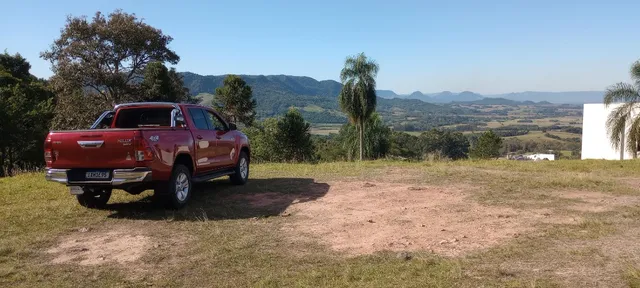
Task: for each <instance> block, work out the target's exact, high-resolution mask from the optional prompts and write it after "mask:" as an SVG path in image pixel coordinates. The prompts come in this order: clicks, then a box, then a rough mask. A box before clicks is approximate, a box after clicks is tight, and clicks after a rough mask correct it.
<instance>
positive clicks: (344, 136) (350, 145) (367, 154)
mask: <svg viewBox="0 0 640 288" xmlns="http://www.w3.org/2000/svg"><path fill="white" fill-rule="evenodd" d="M365 127H366V130H365V131H364V134H363V136H364V138H363V141H362V143H363V157H364V158H365V159H378V158H383V157H385V156H386V155H387V153H388V151H389V145H390V143H389V138H390V136H391V129H389V127H387V126H386V125H385V124H384V123H383V122H382V119H381V118H380V116H378V114H373V115H371V116H370V117H369V118H368V120H367V121H366V123H365ZM358 132H359V131H358V129H357V128H356V126H355V125H354V124H351V123H350V124H346V125H343V126H342V128H341V129H340V134H339V135H338V138H337V140H338V141H339V143H341V144H342V147H343V150H342V151H343V153H344V155H345V156H346V158H347V159H348V160H353V159H358V158H359V155H360V154H359V149H360V142H359V134H358Z"/></svg>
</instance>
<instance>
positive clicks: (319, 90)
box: [182, 72, 469, 129]
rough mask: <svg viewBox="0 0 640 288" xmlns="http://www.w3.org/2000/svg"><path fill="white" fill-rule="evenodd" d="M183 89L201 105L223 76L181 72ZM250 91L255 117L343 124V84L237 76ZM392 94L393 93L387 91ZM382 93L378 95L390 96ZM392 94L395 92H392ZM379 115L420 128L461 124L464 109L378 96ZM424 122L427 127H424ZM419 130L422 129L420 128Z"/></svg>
mask: <svg viewBox="0 0 640 288" xmlns="http://www.w3.org/2000/svg"><path fill="white" fill-rule="evenodd" d="M182 75H183V80H184V83H185V86H186V87H187V88H189V91H190V92H191V93H192V94H194V95H198V96H199V97H200V98H201V99H202V101H203V102H204V103H210V102H211V100H212V99H213V95H212V94H213V93H214V91H215V88H217V87H219V86H221V85H222V82H223V79H224V77H225V75H215V76H214V75H208V76H202V75H198V74H195V73H190V72H184V73H182ZM239 76H240V77H242V79H244V80H245V81H246V82H247V84H248V85H249V86H251V88H252V89H253V95H254V98H255V99H256V102H257V103H258V107H257V109H256V110H257V111H256V112H257V114H258V115H257V116H258V118H265V117H273V116H277V115H281V114H283V113H284V112H286V111H287V109H289V107H297V108H299V109H300V110H301V112H302V114H303V116H304V117H305V119H306V120H307V121H309V122H311V123H346V122H347V119H346V117H345V116H344V115H343V114H342V113H341V112H340V109H339V107H338V99H337V98H338V94H339V93H340V89H341V88H342V84H340V83H339V82H336V81H333V80H324V81H317V80H315V79H313V78H310V77H304V76H289V75H268V76H263V75H239ZM390 92H391V93H393V92H392V91H390ZM391 93H388V92H387V93H386V94H385V92H382V93H381V94H385V95H392V94H391ZM393 94H395V93H393ZM377 110H378V113H380V114H381V116H382V117H383V118H384V119H385V120H386V121H388V122H390V123H398V124H400V123H401V125H414V126H416V125H421V127H422V128H424V127H426V128H429V127H436V126H439V125H446V124H448V123H452V122H458V121H463V120H464V119H465V118H461V117H462V116H459V115H462V114H468V112H469V110H467V109H464V108H452V107H450V106H448V105H438V104H433V103H428V102H424V101H421V100H418V99H400V98H395V99H385V98H382V97H378V109H377ZM425 123H426V124H425ZM422 128H421V129H422Z"/></svg>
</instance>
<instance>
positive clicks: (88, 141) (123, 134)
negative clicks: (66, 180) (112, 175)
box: [49, 129, 140, 169]
mask: <svg viewBox="0 0 640 288" xmlns="http://www.w3.org/2000/svg"><path fill="white" fill-rule="evenodd" d="M139 135H140V131H138V130H137V129H92V130H79V131H52V132H51V133H49V139H50V140H51V148H52V151H53V155H54V160H53V161H52V163H51V168H62V169H70V168H134V167H135V166H136V159H135V155H134V137H135V136H139Z"/></svg>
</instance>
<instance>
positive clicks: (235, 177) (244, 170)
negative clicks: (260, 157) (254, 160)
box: [230, 151, 249, 185]
mask: <svg viewBox="0 0 640 288" xmlns="http://www.w3.org/2000/svg"><path fill="white" fill-rule="evenodd" d="M230 178H231V183H233V184H235V185H244V184H245V183H247V180H248V179H249V157H248V156H247V153H245V152H244V151H243V152H240V156H239V157H238V163H237V164H236V168H235V172H234V173H233V174H231V176H230Z"/></svg>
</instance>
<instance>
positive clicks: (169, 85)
mask: <svg viewBox="0 0 640 288" xmlns="http://www.w3.org/2000/svg"><path fill="white" fill-rule="evenodd" d="M141 90H142V95H143V97H144V98H143V99H142V100H143V101H160V102H189V103H195V101H194V99H191V97H190V95H189V90H188V89H187V88H185V87H184V83H183V81H182V77H181V76H180V74H178V72H176V70H175V68H171V69H168V68H167V67H166V66H164V64H162V63H161V62H158V61H154V62H151V63H149V64H148V65H147V67H145V69H144V80H142V83H141Z"/></svg>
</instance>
